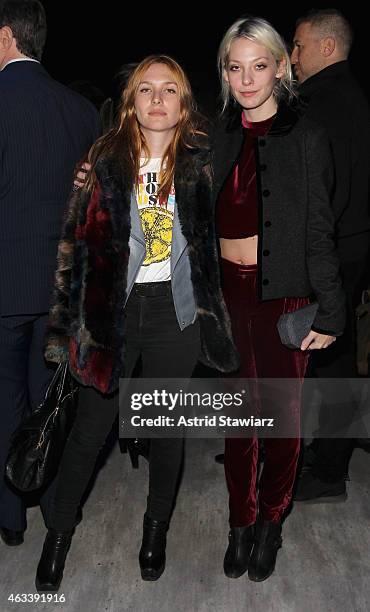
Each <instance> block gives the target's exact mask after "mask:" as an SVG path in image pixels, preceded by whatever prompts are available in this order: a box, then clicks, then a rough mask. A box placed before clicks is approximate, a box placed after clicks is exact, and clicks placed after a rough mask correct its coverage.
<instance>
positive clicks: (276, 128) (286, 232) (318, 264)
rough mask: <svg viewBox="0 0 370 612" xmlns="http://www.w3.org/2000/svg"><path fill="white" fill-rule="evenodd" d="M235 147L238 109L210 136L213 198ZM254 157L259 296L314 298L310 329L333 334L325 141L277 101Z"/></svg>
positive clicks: (335, 263)
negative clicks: (213, 186)
mask: <svg viewBox="0 0 370 612" xmlns="http://www.w3.org/2000/svg"><path fill="white" fill-rule="evenodd" d="M242 143H243V128H242V123H241V109H238V111H237V112H236V113H234V114H233V115H232V116H231V117H229V118H225V119H224V120H222V121H221V122H220V124H219V126H218V128H217V129H216V130H215V134H214V146H213V167H214V174H215V197H216V198H217V194H218V192H219V191H220V189H222V186H223V184H224V182H225V180H226V178H227V177H228V175H229V174H230V172H231V171H232V169H233V167H234V164H235V162H236V160H237V159H238V156H239V153H240V150H241V147H242ZM255 152H256V176H257V193H258V218H259V222H258V223H259V224H258V291H259V296H260V298H261V299H262V300H271V299H276V298H283V297H303V296H309V295H311V294H314V295H315V297H316V299H317V301H318V303H319V308H318V311H317V315H316V317H315V320H314V325H313V329H315V330H316V331H319V332H323V333H328V334H331V335H334V336H337V335H340V334H341V333H342V332H343V328H344V319H345V307H344V302H345V300H344V294H343V291H342V288H341V281H340V278H339V260H338V256H337V254H336V252H335V247H334V241H333V233H334V219H333V213H332V209H331V204H330V199H331V192H332V186H333V164H332V157H331V153H330V147H329V143H328V139H327V136H326V135H325V132H324V130H323V129H322V128H320V127H319V126H317V125H316V124H315V123H312V122H311V121H310V120H309V119H308V118H307V117H303V118H302V117H300V116H299V113H298V112H297V111H296V110H294V109H293V108H291V107H290V106H288V105H286V104H285V103H284V102H281V104H280V105H279V108H278V112H277V115H276V118H275V120H274V122H273V124H272V126H271V128H270V130H269V132H268V134H267V135H266V136H264V137H258V138H256V141H255ZM221 235H222V234H221Z"/></svg>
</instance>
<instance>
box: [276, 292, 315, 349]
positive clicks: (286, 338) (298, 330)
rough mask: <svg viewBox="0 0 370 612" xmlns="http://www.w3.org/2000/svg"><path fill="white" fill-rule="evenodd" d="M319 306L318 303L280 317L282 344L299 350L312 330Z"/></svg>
mask: <svg viewBox="0 0 370 612" xmlns="http://www.w3.org/2000/svg"><path fill="white" fill-rule="evenodd" d="M318 307H319V305H318V303H317V302H313V303H312V304H308V305H307V306H303V307H302V308H298V310H295V311H294V312H287V313H285V314H282V315H280V317H279V320H278V322H277V328H278V332H279V336H280V340H281V341H282V343H283V344H284V345H285V346H287V347H288V348H291V349H299V348H300V347H301V344H302V340H303V339H304V338H305V337H306V336H307V335H308V333H309V332H310V330H311V326H312V323H313V321H314V318H315V316H316V313H317V309H318Z"/></svg>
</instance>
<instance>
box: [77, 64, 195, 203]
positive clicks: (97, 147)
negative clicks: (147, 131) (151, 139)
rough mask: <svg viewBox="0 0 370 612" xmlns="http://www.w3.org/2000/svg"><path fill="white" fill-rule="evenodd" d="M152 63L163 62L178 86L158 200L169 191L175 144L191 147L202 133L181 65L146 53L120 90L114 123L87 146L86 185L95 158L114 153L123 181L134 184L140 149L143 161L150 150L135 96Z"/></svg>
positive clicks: (163, 199)
mask: <svg viewBox="0 0 370 612" xmlns="http://www.w3.org/2000/svg"><path fill="white" fill-rule="evenodd" d="M153 64H165V65H166V66H167V67H168V68H169V69H170V70H171V73H172V75H173V79H174V81H175V82H176V83H177V85H178V88H179V97H180V118H179V122H178V124H177V126H176V128H175V133H174V137H173V139H172V141H171V143H170V144H169V146H168V148H167V150H166V151H165V153H164V155H163V159H162V165H161V185H160V188H159V190H158V201H159V202H160V203H165V202H167V199H168V196H169V193H170V191H171V187H172V183H173V178H174V171H175V159H176V153H177V151H178V149H179V148H188V149H189V148H193V147H194V136H195V135H197V134H203V132H202V131H201V130H200V129H199V127H198V126H199V124H200V119H199V116H198V114H197V112H196V104H195V100H194V98H193V94H192V91H191V86H190V83H189V80H188V78H187V76H186V75H185V72H184V71H183V69H182V68H181V66H180V65H179V64H178V63H177V62H176V61H175V60H174V59H172V58H171V57H169V56H167V55H150V56H149V57H146V58H145V59H144V60H142V61H141V62H140V64H138V66H137V67H136V68H135V69H134V70H133V72H132V73H131V75H130V77H129V79H128V81H127V84H126V87H125V88H124V90H123V91H122V94H121V102H120V106H119V109H118V113H117V122H116V125H115V126H114V127H113V128H112V129H111V130H110V131H109V132H108V133H107V134H106V135H104V136H102V137H101V138H100V139H99V140H98V141H97V142H96V143H95V144H94V145H93V147H92V148H91V150H90V152H89V156H88V161H89V163H90V164H91V165H92V169H91V171H90V176H88V179H87V181H86V187H87V188H88V189H89V188H91V187H92V186H93V184H94V183H95V180H96V178H95V173H94V166H95V164H96V162H97V160H98V159H99V158H101V157H105V156H107V155H114V156H115V157H116V158H117V159H118V161H119V162H120V164H121V166H122V171H123V173H124V176H125V179H126V180H127V182H128V183H129V184H130V185H131V186H134V185H135V184H136V183H137V179H138V176H139V171H140V157H141V154H142V153H144V154H145V156H146V158H147V161H148V160H149V158H150V151H149V149H148V145H147V143H146V141H145V137H144V135H143V133H142V131H141V129H140V125H139V123H138V121H137V118H136V113H135V96H136V93H137V90H138V88H139V85H140V82H141V81H142V79H143V76H144V74H145V72H146V71H147V70H148V68H150V67H151V66H152V65H153Z"/></svg>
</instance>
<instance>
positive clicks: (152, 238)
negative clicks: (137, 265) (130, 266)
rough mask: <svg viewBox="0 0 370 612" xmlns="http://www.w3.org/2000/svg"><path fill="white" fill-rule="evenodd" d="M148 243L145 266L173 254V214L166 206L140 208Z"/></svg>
mask: <svg viewBox="0 0 370 612" xmlns="http://www.w3.org/2000/svg"><path fill="white" fill-rule="evenodd" d="M140 219H141V225H142V228H143V232H144V236H145V244H146V257H145V259H144V261H143V266H149V265H150V264H152V263H156V262H159V261H164V260H165V259H168V258H169V257H170V255H171V240H172V224H173V214H172V213H171V212H170V211H169V210H166V208H165V207H164V206H161V207H160V208H159V206H155V207H152V206H148V208H142V209H141V210H140Z"/></svg>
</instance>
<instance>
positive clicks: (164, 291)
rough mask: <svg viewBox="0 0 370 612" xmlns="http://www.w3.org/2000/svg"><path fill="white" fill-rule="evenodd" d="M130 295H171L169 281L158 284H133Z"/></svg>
mask: <svg viewBox="0 0 370 612" xmlns="http://www.w3.org/2000/svg"><path fill="white" fill-rule="evenodd" d="M132 293H133V294H134V295H139V296H143V297H154V296H159V295H171V294H172V292H171V281H161V282H158V283H135V284H134V286H133V287H132Z"/></svg>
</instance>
